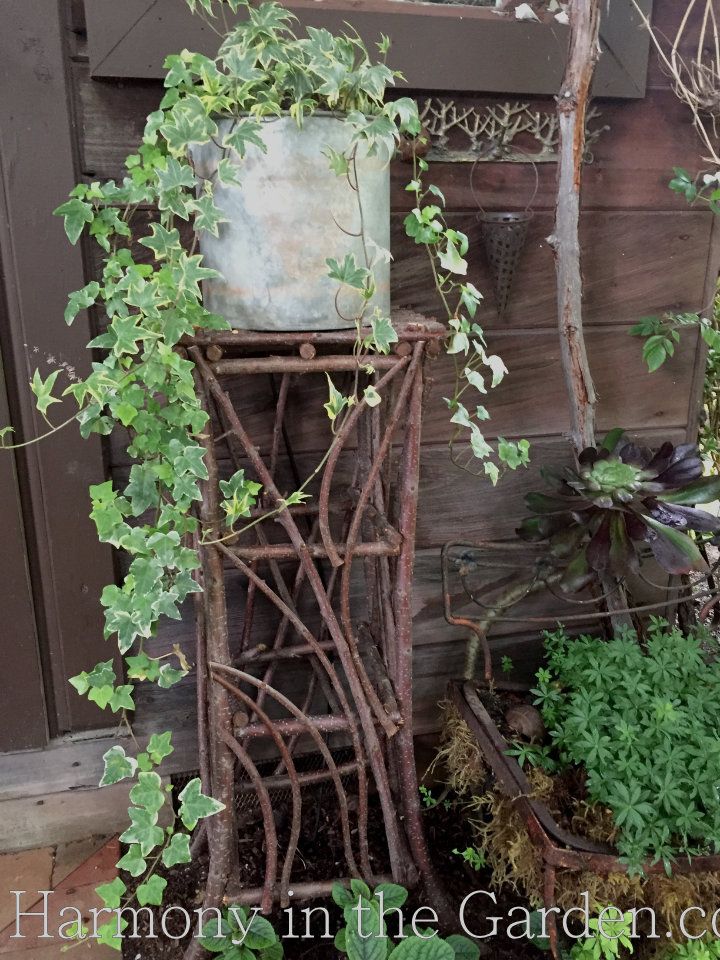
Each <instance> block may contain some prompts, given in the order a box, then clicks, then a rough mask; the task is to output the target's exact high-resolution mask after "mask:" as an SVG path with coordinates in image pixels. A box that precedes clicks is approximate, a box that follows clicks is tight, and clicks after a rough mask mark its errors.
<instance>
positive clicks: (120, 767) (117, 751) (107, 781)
mask: <svg viewBox="0 0 720 960" xmlns="http://www.w3.org/2000/svg"><path fill="white" fill-rule="evenodd" d="M103 762H104V764H105V768H104V772H103V775H102V779H101V780H100V786H101V787H107V786H110V785H111V784H113V783H119V782H120V781H121V780H126V779H128V777H134V776H135V771H136V770H137V760H135V758H134V757H128V756H126V755H125V749H124V748H123V747H121V746H120V745H119V744H116V745H115V746H114V747H110V749H109V750H107V751H106V752H105V753H104V754H103Z"/></svg>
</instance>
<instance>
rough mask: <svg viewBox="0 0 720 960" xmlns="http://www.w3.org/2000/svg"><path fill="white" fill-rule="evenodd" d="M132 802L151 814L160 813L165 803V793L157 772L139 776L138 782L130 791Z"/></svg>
mask: <svg viewBox="0 0 720 960" xmlns="http://www.w3.org/2000/svg"><path fill="white" fill-rule="evenodd" d="M130 802H131V803H134V804H135V806H137V807H144V808H145V810H147V811H149V812H150V813H154V814H157V813H158V811H159V810H160V808H161V807H162V806H163V804H164V803H165V791H164V790H163V788H162V780H161V779H160V777H159V775H158V774H157V773H155V771H152V772H150V773H140V774H138V782H137V783H136V784H135V786H134V787H133V788H132V790H131V791H130Z"/></svg>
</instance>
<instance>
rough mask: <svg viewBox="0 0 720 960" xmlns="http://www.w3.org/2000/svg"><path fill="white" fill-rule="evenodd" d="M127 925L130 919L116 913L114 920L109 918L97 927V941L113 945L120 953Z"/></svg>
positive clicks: (107, 945)
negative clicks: (123, 933) (123, 932)
mask: <svg viewBox="0 0 720 960" xmlns="http://www.w3.org/2000/svg"><path fill="white" fill-rule="evenodd" d="M127 925H128V921H127V920H126V919H125V917H123V916H120V915H119V914H116V916H115V917H114V918H113V919H112V920H108V922H107V923H103V924H102V926H100V927H98V928H97V943H102V944H104V946H106V947H111V948H112V949H113V950H117V951H118V953H119V952H120V951H121V950H122V931H123V930H124V929H125V928H126V927H127Z"/></svg>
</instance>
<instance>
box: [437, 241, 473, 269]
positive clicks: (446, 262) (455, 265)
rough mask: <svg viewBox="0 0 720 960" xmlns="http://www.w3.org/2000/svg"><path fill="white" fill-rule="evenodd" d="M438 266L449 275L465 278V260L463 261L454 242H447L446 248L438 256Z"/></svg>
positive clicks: (466, 266)
mask: <svg viewBox="0 0 720 960" xmlns="http://www.w3.org/2000/svg"><path fill="white" fill-rule="evenodd" d="M438 256H439V259H440V266H441V267H442V268H443V270H447V271H448V272H449V273H455V274H459V275H461V276H465V274H466V273H467V268H468V265H467V260H463V258H462V257H461V256H460V252H459V250H458V248H457V246H456V245H455V243H454V241H452V240H448V242H447V246H446V247H445V249H444V250H441V251H440V252H439V254H438Z"/></svg>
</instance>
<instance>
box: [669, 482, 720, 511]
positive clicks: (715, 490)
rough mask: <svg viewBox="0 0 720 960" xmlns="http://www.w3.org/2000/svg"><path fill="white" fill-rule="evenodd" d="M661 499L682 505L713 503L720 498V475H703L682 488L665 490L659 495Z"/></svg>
mask: <svg viewBox="0 0 720 960" xmlns="http://www.w3.org/2000/svg"><path fill="white" fill-rule="evenodd" d="M657 496H658V499H659V500H664V501H665V502H666V503H677V504H680V505H681V506H695V504H696V503H712V502H713V501H715V500H720V476H714V477H702V479H700V480H696V481H695V482H694V483H689V484H688V485H687V486H685V487H682V489H680V490H670V491H667V492H666V491H664V490H663V492H662V493H660V494H658V495H657Z"/></svg>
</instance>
